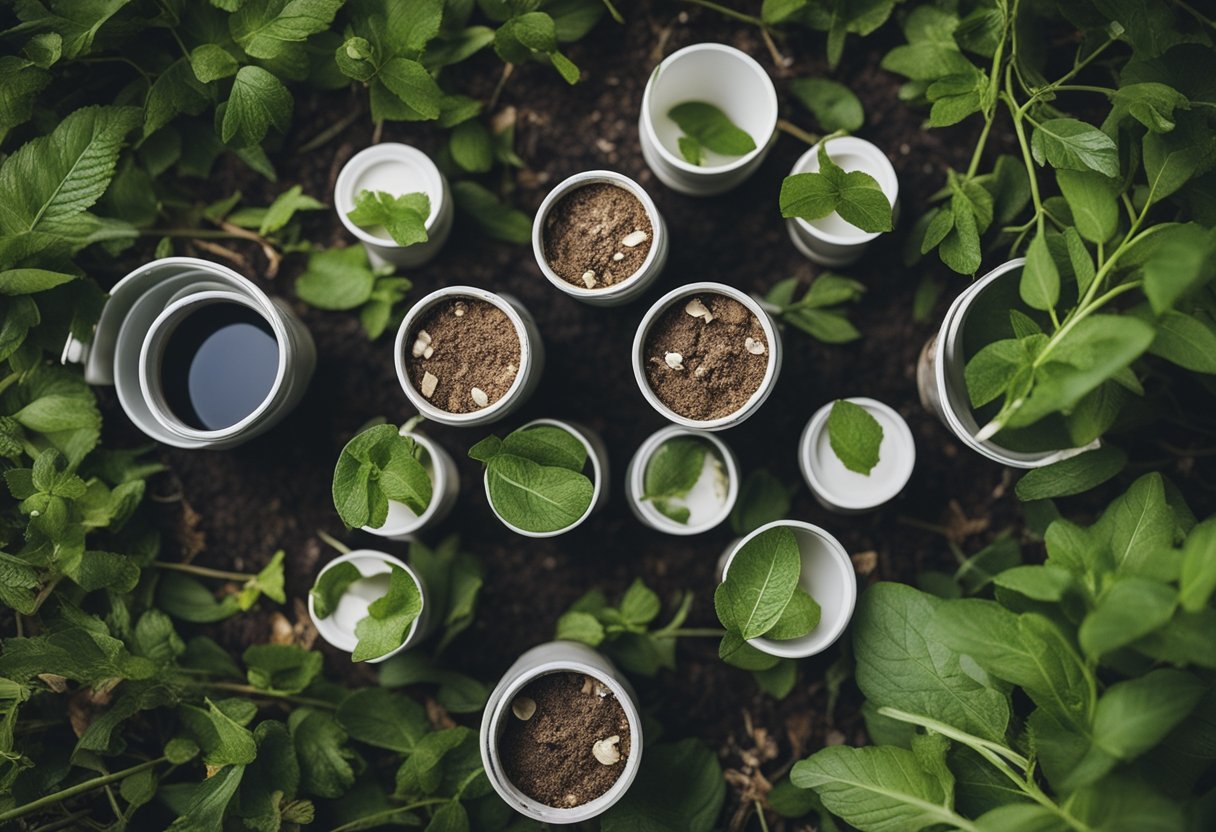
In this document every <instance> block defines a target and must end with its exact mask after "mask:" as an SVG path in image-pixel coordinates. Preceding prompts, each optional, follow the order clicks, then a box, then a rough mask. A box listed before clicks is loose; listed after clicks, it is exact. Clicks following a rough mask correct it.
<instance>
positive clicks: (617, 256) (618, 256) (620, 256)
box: [612, 251, 625, 263]
mask: <svg viewBox="0 0 1216 832" xmlns="http://www.w3.org/2000/svg"><path fill="white" fill-rule="evenodd" d="M612 259H613V260H615V261H616V262H618V263H619V262H621V261H622V260H624V259H625V255H623V254H621V253H620V252H619V251H618V252H617V253H616V254H614V255H612Z"/></svg>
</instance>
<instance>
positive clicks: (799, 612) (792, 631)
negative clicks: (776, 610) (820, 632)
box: [764, 587, 822, 641]
mask: <svg viewBox="0 0 1216 832" xmlns="http://www.w3.org/2000/svg"><path fill="white" fill-rule="evenodd" d="M821 614H822V610H821V609H820V608H819V604H818V603H816V601H815V599H814V598H812V597H811V596H810V595H809V594H807V591H806V590H805V589H803V588H802V587H798V588H797V589H795V590H794V594H793V595H791V596H790V601H789V603H788V604H786V605H785V609H784V610H782V611H781V617H780V618H778V619H777V623H776V624H774V625H773V626H772V627H771V628H770V629H769V631H768V632H767V633H765V634H764V635H765V637H766V638H771V639H776V640H777V641H782V640H788V639H795V638H802V637H803V636H805V635H806V634H807V633H809V632H811V631H812V630H814V629H815V628H816V627H818V626H819V617H820V615H821Z"/></svg>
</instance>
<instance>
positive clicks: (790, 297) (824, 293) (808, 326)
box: [764, 272, 866, 344]
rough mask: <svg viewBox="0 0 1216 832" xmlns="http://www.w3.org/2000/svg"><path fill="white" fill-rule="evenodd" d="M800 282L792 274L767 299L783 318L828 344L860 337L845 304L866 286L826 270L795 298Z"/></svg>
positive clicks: (773, 289) (859, 294) (771, 291)
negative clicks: (800, 295)
mask: <svg viewBox="0 0 1216 832" xmlns="http://www.w3.org/2000/svg"><path fill="white" fill-rule="evenodd" d="M800 285H801V281H800V280H799V279H798V278H796V277H790V278H787V279H785V280H782V281H780V282H779V283H777V284H776V285H775V286H773V288H772V289H769V291H768V294H767V295H766V296H765V298H764V299H765V301H767V302H768V303H769V304H771V305H772V306H773V307H775V308H776V311H777V315H778V317H780V318H781V320H782V321H784V322H786V323H788V324H790V325H791V326H795V327H797V328H798V329H801V330H802V331H803V332H805V333H807V334H808V335H810V336H811V337H812V338H815V339H817V340H820V341H822V342H824V343H825V344H847V343H848V342H849V341H855V340H857V339H858V338H860V337H861V333H860V332H858V331H857V327H855V326H853V323H852V321H850V320H849V318H848V311H847V307H846V306H845V304H848V303H854V302H856V301H857V300H859V299H860V298H861V296H862V294H863V293H864V292H865V290H866V289H865V287H864V286H863V285H861V284H860V283H858V282H857V281H856V280H851V279H850V278H847V277H841V276H840V275H836V274H832V273H831V272H824V273H823V274H821V275H819V277H817V278H816V279H815V280H814V281H813V282H812V283H811V285H810V286H808V287H807V289H806V291H805V292H803V294H802V297H800V298H798V299H795V298H794V295H795V294H797V292H798V287H799V286H800Z"/></svg>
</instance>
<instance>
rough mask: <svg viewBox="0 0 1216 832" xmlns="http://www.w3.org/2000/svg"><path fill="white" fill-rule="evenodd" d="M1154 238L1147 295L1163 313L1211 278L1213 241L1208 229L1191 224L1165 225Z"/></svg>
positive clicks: (1148, 263)
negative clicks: (1209, 264) (1210, 266)
mask: <svg viewBox="0 0 1216 832" xmlns="http://www.w3.org/2000/svg"><path fill="white" fill-rule="evenodd" d="M1158 227H1160V226H1158ZM1151 239H1153V240H1155V242H1156V246H1155V248H1154V249H1153V250H1152V254H1151V256H1149V257H1148V259H1147V260H1146V261H1145V263H1144V294H1145V295H1146V296H1147V297H1148V299H1149V302H1150V303H1151V304H1152V306H1153V311H1154V312H1156V313H1157V314H1161V313H1162V312H1165V311H1166V310H1167V309H1172V308H1173V307H1174V304H1175V303H1177V301H1178V299H1179V298H1181V297H1184V296H1186V294H1187V293H1189V292H1191V291H1192V290H1194V289H1196V288H1197V287H1199V286H1201V285H1203V284H1204V283H1206V282H1207V281H1208V280H1210V279H1211V270H1210V268H1209V267H1208V262H1209V258H1210V256H1211V254H1212V250H1213V243H1212V239H1213V238H1212V234H1211V232H1210V231H1209V230H1207V229H1205V228H1202V227H1200V226H1199V225H1196V224H1194V223H1188V224H1186V225H1176V226H1166V227H1164V228H1162V229H1161V231H1160V232H1159V233H1157V234H1155V235H1154V237H1153V238H1151ZM1135 250H1136V249H1135V248H1134V247H1133V248H1132V249H1129V251H1135Z"/></svg>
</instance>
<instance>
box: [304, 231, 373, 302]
mask: <svg viewBox="0 0 1216 832" xmlns="http://www.w3.org/2000/svg"><path fill="white" fill-rule="evenodd" d="M375 285H376V275H375V274H373V273H372V270H371V267H370V266H369V265H368V262H367V252H366V251H364V249H363V246H361V245H356V246H347V247H346V248H331V249H326V250H325V251H317V252H313V254H311V255H310V256H309V258H308V268H307V269H306V270H305V272H304V274H302V275H300V277H299V279H298V280H296V295H298V296H299V298H300V300H302V301H304V302H305V303H307V304H309V305H310V306H315V307H317V308H318V309H333V310H341V309H354V308H356V307H358V306H361V305H363V304H364V303H367V301H368V300H370V299H371V296H372V291H373V289H374V287H375Z"/></svg>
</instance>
